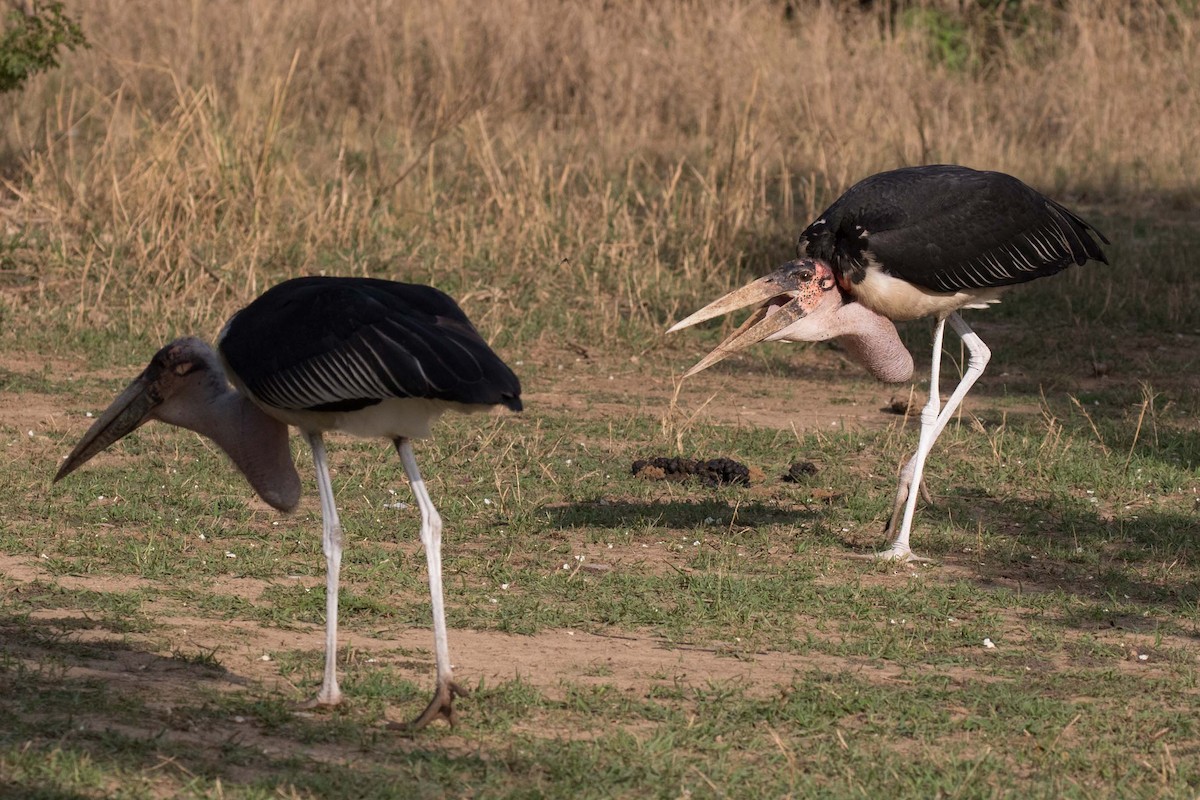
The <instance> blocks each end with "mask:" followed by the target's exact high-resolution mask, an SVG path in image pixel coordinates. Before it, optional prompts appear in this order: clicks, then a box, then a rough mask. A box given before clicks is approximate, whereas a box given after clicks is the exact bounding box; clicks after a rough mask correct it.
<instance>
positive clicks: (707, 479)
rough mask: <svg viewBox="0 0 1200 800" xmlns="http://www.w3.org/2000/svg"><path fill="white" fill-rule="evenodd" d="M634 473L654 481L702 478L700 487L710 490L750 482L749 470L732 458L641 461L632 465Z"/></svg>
mask: <svg viewBox="0 0 1200 800" xmlns="http://www.w3.org/2000/svg"><path fill="white" fill-rule="evenodd" d="M756 471H757V470H756ZM632 472H633V474H634V476H636V477H638V478H642V479H644V480H652V481H663V480H666V481H682V480H686V479H687V478H699V479H700V482H701V483H703V484H704V485H705V486H709V487H715V486H722V485H726V484H732V483H736V484H742V485H748V484H749V483H750V478H751V470H750V468H749V467H747V466H746V465H745V464H742V463H740V462H737V461H734V460H733V459H731V458H713V459H709V460H708V461H699V460H696V459H691V458H664V457H658V458H651V459H639V460H637V461H635V462H633V469H632Z"/></svg>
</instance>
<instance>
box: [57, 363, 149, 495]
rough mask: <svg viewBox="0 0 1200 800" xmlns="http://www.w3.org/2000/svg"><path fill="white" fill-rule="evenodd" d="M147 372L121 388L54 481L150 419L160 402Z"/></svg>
mask: <svg viewBox="0 0 1200 800" xmlns="http://www.w3.org/2000/svg"><path fill="white" fill-rule="evenodd" d="M150 369H151V368H147V369H146V370H145V371H144V372H143V373H142V374H141V375H139V376H137V377H136V378H134V379H133V382H132V383H130V384H129V385H128V386H126V387H125V391H123V392H121V394H120V395H118V396H117V399H116V400H114V401H113V402H112V405H110V406H109V407H108V408H107V409H105V410H104V413H103V414H101V415H100V418H99V419H98V420H96V421H95V423H93V424H92V427H91V428H89V429H88V432H87V433H85V434H84V435H83V438H82V439H80V440H79V444H77V445H75V449H74V450H72V451H71V455H69V456H67V460H66V461H64V462H63V464H62V466H61V467H59V469H58V472H57V473H56V474H55V476H54V480H55V481H59V480H61V479H63V478H65V477H66V476H67V475H70V474H71V473H72V472H74V471H75V470H76V469H78V468H79V467H81V466H83V464H84V463H86V462H87V461H88V460H89V459H90V458H91V457H92V456H94V455H96V454H97V453H99V452H101V451H102V450H105V449H107V448H108V447H109V446H110V445H112V444H113V443H114V442H116V441H118V440H120V439H122V438H124V437H125V436H128V435H129V434H130V433H133V431H135V430H137V429H138V427H140V426H141V425H142V423H144V422H146V421H147V420H149V419H150V412H151V411H152V410H153V409H154V407H155V406H157V405H158V404H159V403H161V402H162V398H161V397H159V395H158V391H157V387H156V385H155V382H154V380H152V378H151V376H150V375H148V373H149V372H150Z"/></svg>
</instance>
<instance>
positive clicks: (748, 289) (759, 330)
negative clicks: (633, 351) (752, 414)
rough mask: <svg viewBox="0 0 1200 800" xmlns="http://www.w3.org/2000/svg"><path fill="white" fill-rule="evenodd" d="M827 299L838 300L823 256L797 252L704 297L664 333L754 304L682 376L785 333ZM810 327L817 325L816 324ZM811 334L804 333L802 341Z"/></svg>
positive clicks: (834, 282) (834, 281)
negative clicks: (701, 303)
mask: <svg viewBox="0 0 1200 800" xmlns="http://www.w3.org/2000/svg"><path fill="white" fill-rule="evenodd" d="M831 300H832V301H833V303H832V304H836V305H841V304H842V300H841V295H840V293H839V292H838V290H837V280H836V279H835V278H834V274H833V270H832V269H830V267H829V265H828V264H826V263H825V262H824V261H818V260H816V259H812V258H800V259H796V260H795V261H789V262H788V263H786V264H784V265H783V266H782V267H780V268H779V269H777V270H775V271H774V272H772V273H771V274H770V275H765V276H763V277H761V278H759V279H758V280H756V281H752V282H751V283H749V284H747V285H745V286H743V287H742V288H740V289H737V290H735V291H732V292H730V293H729V294H727V295H725V296H724V297H722V298H721V299H719V300H716V301H714V302H712V303H709V304H708V305H706V306H705V307H704V308H702V309H700V310H699V311H697V312H696V313H695V314H692V315H691V316H690V317H687V318H686V319H682V320H680V321H679V322H676V323H675V324H674V325H672V326H671V327H670V329H669V330H668V331H667V333H673V332H675V331H677V330H680V329H681V328H687V327H689V326H691V325H695V324H696V323H698V322H703V321H704V320H707V319H712V318H713V317H719V316H722V315H724V314H728V313H730V312H731V311H737V310H738V309H739V308H745V307H746V306H751V305H755V304H758V308H756V309H755V310H754V313H752V314H751V315H750V317H749V318H748V319H747V320H746V321H745V322H743V323H742V325H741V327H740V328H738V329H737V330H736V331H734V332H733V333H731V334H730V335H729V337H728V338H727V339H725V341H723V342H721V343H720V344H719V345H717V348H716V349H715V350H713V351H712V352H711V353H709V354H708V355H707V356H705V357H704V358H702V359H701V360H700V361H699V362H698V363H697V364H696V365H695V366H694V367H692V368H691V369H690V370H688V371H687V372H686V373H684V376H683V377H685V378H687V377H690V376H692V375H695V374H696V373H697V372H700V371H701V370H703V369H707V368H708V367H711V366H712V365H713V364H715V363H717V362H718V361H720V360H722V359H723V358H725V357H726V356H729V355H731V354H733V353H736V352H737V351H739V350H744V349H745V348H747V347H749V346H750V345H752V344H757V343H758V342H762V341H767V340H773V339H780V338H787V336H786V335H787V331H788V329H789V328H791V327H792V326H793V325H794V324H795V323H796V322H798V321H799V320H801V319H804V318H805V317H807V316H808V315H809V314H811V313H813V312H814V311H816V310H817V309H824V308H826V307H827V305H826V303H827V301H831ZM832 304H831V305H832ZM814 322H816V321H814ZM806 327H809V326H806ZM812 327H813V328H814V330H816V329H817V328H819V324H817V325H814V326H812ZM820 338H827V337H821V336H820V335H819V334H818V335H815V339H820ZM815 339H814V337H809V338H806V340H807V341H812V340H815Z"/></svg>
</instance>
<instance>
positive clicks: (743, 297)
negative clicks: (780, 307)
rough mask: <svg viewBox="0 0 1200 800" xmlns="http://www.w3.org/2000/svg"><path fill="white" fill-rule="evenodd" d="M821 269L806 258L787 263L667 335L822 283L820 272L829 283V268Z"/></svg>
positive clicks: (701, 311) (728, 295)
mask: <svg viewBox="0 0 1200 800" xmlns="http://www.w3.org/2000/svg"><path fill="white" fill-rule="evenodd" d="M823 266H824V265H823V264H819V263H818V262H816V261H813V260H812V259H808V258H802V259H798V260H796V261H789V262H788V263H787V264H784V265H783V266H782V267H780V268H779V269H777V270H775V271H774V272H772V273H771V274H770V275H764V276H763V277H761V278H759V279H758V280H756V281H752V282H751V283H748V284H746V285H745V286H743V287H742V288H740V289H736V290H734V291H732V292H730V293H729V294H727V295H725V296H724V297H722V298H721V299H720V300H714V301H713V302H711V303H709V304H708V305H706V306H705V307H704V308H702V309H700V310H699V311H697V312H696V313H695V314H692V315H691V316H690V317H687V318H685V319H681V320H680V321H679V322H676V323H675V324H674V325H672V326H671V327H670V328H668V329H667V333H674V332H675V331H678V330H682V329H683V328H689V327H691V326H692V325H695V324H696V323H698V322H704V321H705V320H707V319H712V318H713V317H721V316H724V315H725V314H728V313H729V312H731V311H737V310H738V309H739V308H745V307H746V306H752V305H754V304H755V303H765V302H766V301H768V300H770V299H771V298H772V297H778V296H779V295H781V294H788V293H789V292H795V291H798V290H799V289H800V288H801V287H803V286H804V285H805V284H809V283H812V282H813V281H814V280H819V279H820V280H821V282H822V283H824V282H825V281H824V280H823V277H824V276H822V275H821V273H822V272H824V273H827V274H828V275H829V279H830V280H832V272H830V271H829V268H828V267H825V268H824V270H822V269H820V267H823ZM831 285H832V284H831ZM822 288H824V287H822Z"/></svg>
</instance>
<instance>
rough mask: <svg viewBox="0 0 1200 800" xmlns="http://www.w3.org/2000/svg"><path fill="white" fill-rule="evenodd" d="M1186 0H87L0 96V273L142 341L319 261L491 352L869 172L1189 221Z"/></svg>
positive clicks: (676, 289)
mask: <svg viewBox="0 0 1200 800" xmlns="http://www.w3.org/2000/svg"><path fill="white" fill-rule="evenodd" d="M1194 5H1195V4H1194V3H1190V4H1189V3H1187V2H1178V1H1176V0H1161V1H1160V2H1136V3H1130V2H1125V1H1124V0H1121V1H1120V2H1118V1H1117V0H1081V1H1080V2H1024V3H1008V4H1004V3H980V4H962V3H911V4H899V3H886V4H885V3H874V4H871V3H865V4H860V3H846V4H839V3H819V2H797V3H791V4H787V5H785V4H781V3H772V2H765V1H764V0H727V1H726V2H681V1H676V2H651V1H650V0H645V1H644V2H637V1H634V2H620V3H614V2H606V1H603V0H490V1H489V2H473V1H468V0H442V1H441V2H430V3H425V2H404V1H402V0H395V1H391V0H374V1H373V2H352V3H329V2H326V1H325V0H249V1H243V0H204V1H203V2H201V1H200V0H89V2H86V3H77V4H74V5H73V6H72V7H71V8H70V9H69V10H70V11H71V13H73V14H75V15H76V16H78V18H79V20H80V22H81V24H82V26H83V29H84V32H85V34H86V35H87V37H88V38H89V40H90V42H91V44H92V47H91V48H90V49H88V50H81V51H78V52H76V53H72V54H66V55H65V57H64V59H63V62H64V63H63V67H62V68H61V69H60V70H58V71H55V72H53V73H51V74H49V75H47V76H44V77H41V78H38V79H37V80H36V81H35V82H33V83H32V84H31V85H30V87H29V88H28V89H27V90H26V91H25V92H23V93H21V94H19V95H17V96H12V97H8V98H4V99H3V101H2V102H3V111H4V114H5V116H6V118H7V122H6V124H5V126H4V133H3V138H2V139H0V144H2V146H3V154H4V157H5V160H4V175H5V179H4V180H5V182H4V191H3V193H4V195H5V197H4V199H3V204H2V205H3V209H4V211H3V213H4V215H5V217H6V220H7V228H8V230H7V236H8V238H9V243H8V248H9V249H10V250H11V251H13V252H16V253H18V256H17V257H13V258H11V259H9V260H8V263H9V266H8V269H10V270H16V271H18V272H22V273H24V274H26V275H34V276H36V278H37V279H38V280H39V286H38V289H37V291H36V292H29V293H27V295H26V297H25V302H26V303H27V304H28V307H27V308H26V309H25V311H26V312H28V313H29V314H32V315H33V317H34V318H37V317H38V315H43V316H44V317H45V318H46V319H53V320H55V321H57V322H58V323H59V324H69V325H71V326H74V327H76V328H78V329H83V328H88V329H97V328H98V329H112V328H113V326H117V328H118V329H119V328H121V327H122V326H128V327H129V329H130V330H132V331H139V332H144V333H145V334H146V335H148V336H150V337H152V338H156V339H162V338H163V337H165V336H167V335H169V334H170V333H171V332H173V331H174V330H176V329H186V330H193V331H196V332H198V333H205V334H212V333H214V332H215V329H216V327H217V326H218V325H219V323H220V321H221V320H222V319H223V318H224V317H225V316H226V315H227V314H228V313H229V312H230V311H231V310H232V309H234V308H236V307H237V306H238V305H240V304H241V303H243V302H245V301H246V300H247V299H248V298H249V297H251V296H253V295H254V294H256V293H257V292H259V291H261V290H262V289H264V288H265V287H266V286H267V285H269V284H270V283H273V282H274V281H276V280H278V279H280V278H282V277H285V276H290V275H294V274H300V273H313V272H322V271H323V272H328V273H338V274H372V275H384V276H389V277H393V278H399V279H406V280H414V281H423V282H431V283H435V284H437V285H439V286H441V287H442V288H445V289H447V290H450V291H452V292H454V293H456V294H458V295H459V296H460V297H462V298H463V301H464V305H465V306H466V307H467V310H468V312H469V313H471V314H472V315H473V316H474V317H475V318H476V319H477V320H478V321H479V322H480V326H481V327H482V328H484V329H485V332H486V333H487V334H488V335H490V336H493V337H501V338H506V337H517V338H529V337H534V338H536V337H538V336H541V335H543V334H544V331H545V330H546V329H547V327H554V328H557V329H558V330H562V331H566V332H567V333H568V334H578V335H586V336H590V337H591V338H592V339H593V340H602V341H603V340H608V341H611V340H612V338H613V337H623V336H629V335H636V334H637V333H638V332H639V331H640V332H648V331H651V330H658V331H660V330H661V327H662V324H663V323H664V322H665V321H667V320H668V319H669V318H671V317H672V316H674V315H675V314H676V313H677V312H678V311H680V310H681V308H683V307H686V306H693V305H695V303H696V302H697V301H699V300H701V299H703V298H705V297H707V296H709V295H711V294H712V293H713V292H715V291H718V290H720V289H723V288H725V287H726V286H728V285H729V283H730V282H731V281H732V280H733V279H734V278H736V277H739V276H741V275H742V274H743V273H761V272H763V271H766V270H767V269H769V268H770V267H772V266H773V264H774V263H775V262H776V261H777V260H778V259H780V258H783V257H786V256H787V255H788V253H789V252H790V249H791V242H792V240H793V237H794V236H795V234H796V232H797V231H798V230H799V229H800V228H801V227H802V226H803V224H804V223H805V222H806V221H807V220H808V219H810V218H811V217H812V216H813V214H814V212H816V211H819V209H820V207H822V206H823V204H825V203H827V202H828V201H829V200H831V199H832V198H833V197H834V196H836V194H837V193H838V192H840V191H841V190H843V189H845V188H846V187H847V186H849V185H850V184H851V183H853V182H854V181H855V180H857V179H859V178H861V177H863V176H865V175H867V174H870V173H872V172H875V171H878V170H881V169H885V168H891V167H896V166H900V165H906V164H918V163H931V162H957V163H962V164H967V165H970V166H975V167H980V168H991V169H999V170H1003V171H1007V172H1011V173H1014V174H1016V175H1018V176H1020V177H1022V178H1023V179H1025V180H1026V181H1028V182H1030V183H1032V184H1034V185H1035V186H1037V187H1038V188H1041V189H1043V190H1045V191H1048V192H1051V193H1053V194H1055V195H1056V196H1059V197H1061V198H1062V199H1065V200H1068V201H1070V202H1072V203H1081V204H1083V205H1084V206H1092V205H1103V206H1105V207H1108V208H1111V209H1113V210H1114V212H1116V213H1125V212H1129V213H1133V211H1134V210H1136V209H1144V208H1146V207H1151V208H1156V209H1166V210H1167V211H1168V212H1173V213H1178V211H1179V210H1183V211H1185V212H1190V211H1193V210H1194V209H1195V207H1196V203H1197V198H1198V196H1200V192H1198V190H1197V183H1196V176H1197V175H1198V174H1200V148H1198V147H1197V138H1198V137H1200V133H1198V132H1200V56H1198V54H1200V17H1198V14H1197V11H1196V9H1195V8H1194ZM900 6H903V7H902V8H901V7H900ZM22 248H26V249H29V248H32V249H33V250H34V251H36V252H37V254H38V255H37V257H36V263H23V262H22V260H21V258H20V257H19V252H20V251H21V250H22ZM47 254H50V256H49V257H48V256H47ZM31 260H33V259H32V258H30V259H27V261H31Z"/></svg>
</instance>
